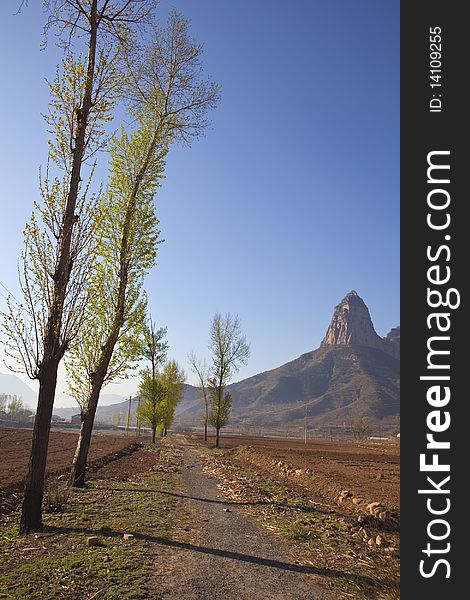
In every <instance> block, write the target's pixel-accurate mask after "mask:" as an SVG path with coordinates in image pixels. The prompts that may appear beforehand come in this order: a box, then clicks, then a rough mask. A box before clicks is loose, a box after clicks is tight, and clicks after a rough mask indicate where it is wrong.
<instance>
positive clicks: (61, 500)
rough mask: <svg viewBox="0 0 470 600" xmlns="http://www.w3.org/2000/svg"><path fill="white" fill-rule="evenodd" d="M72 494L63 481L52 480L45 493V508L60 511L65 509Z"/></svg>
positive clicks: (50, 511)
mask: <svg viewBox="0 0 470 600" xmlns="http://www.w3.org/2000/svg"><path fill="white" fill-rule="evenodd" d="M69 496H70V488H69V486H68V485H67V483H65V482H62V481H50V482H49V483H48V485H47V488H46V491H45V493H44V510H45V511H46V512H48V513H58V512H62V511H63V510H64V507H65V505H66V504H67V502H68V499H69Z"/></svg>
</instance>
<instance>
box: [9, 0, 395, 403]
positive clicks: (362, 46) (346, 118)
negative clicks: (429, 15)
mask: <svg viewBox="0 0 470 600" xmlns="http://www.w3.org/2000/svg"><path fill="white" fill-rule="evenodd" d="M33 4H34V6H33ZM36 4H39V3H36V2H30V5H31V6H30V7H29V8H28V9H27V10H25V11H24V12H23V14H22V15H20V16H12V14H13V12H14V9H15V7H16V2H15V0H8V1H7V2H3V3H2V5H1V7H0V17H1V29H2V32H1V33H2V34H1V36H0V46H1V52H0V56H1V57H2V59H1V60H2V71H3V83H4V85H3V89H4V91H3V93H2V94H1V95H0V108H1V114H2V142H3V143H2V144H1V145H0V172H1V179H0V182H1V183H0V185H1V205H2V225H3V226H2V235H1V236H0V281H1V282H2V283H3V284H4V285H6V286H7V287H8V288H9V289H10V290H11V291H12V292H13V293H15V292H17V289H18V288H17V277H16V260H17V256H18V254H19V252H20V249H21V231H22V228H23V226H24V223H25V222H26V220H27V219H28V217H29V214H30V212H31V208H32V202H33V200H34V199H35V198H36V196H37V192H36V190H37V172H38V167H39V165H40V164H41V163H42V164H44V162H45V159H46V151H47V149H46V144H45V139H46V133H45V125H44V123H43V121H42V119H41V116H40V113H41V112H45V110H46V108H47V101H48V94H47V88H46V85H45V82H44V78H45V77H46V76H48V77H51V75H52V73H53V71H54V68H55V63H56V62H57V60H58V57H59V52H58V50H57V49H55V48H54V46H53V45H52V44H50V45H49V47H48V48H47V49H46V50H44V51H40V50H39V42H40V38H41V26H42V23H43V18H42V16H41V12H40V10H39V8H38V7H37V6H36ZM172 6H175V7H176V8H177V9H178V10H180V11H182V12H183V13H184V14H185V15H186V16H187V17H189V18H190V19H191V32H192V34H193V36H194V37H195V38H196V39H198V40H200V41H202V42H204V44H205V53H204V63H205V66H206V70H207V72H208V73H210V74H211V75H212V76H213V78H214V79H215V80H216V81H218V82H219V83H221V85H222V100H221V103H220V106H219V107H218V109H217V110H216V111H215V112H214V113H213V115H212V121H213V124H212V128H211V130H210V131H208V132H207V135H206V137H205V138H204V139H203V140H199V141H197V142H195V143H194V144H193V146H192V148H189V149H188V148H174V149H173V150H172V152H171V154H170V157H169V159H168V165H167V170H166V178H165V180H164V181H163V185H162V188H161V189H160V190H159V192H158V195H157V198H156V202H157V206H158V214H159V218H160V221H161V223H160V226H161V229H162V237H163V238H164V239H165V243H164V244H162V245H161V246H160V249H159V257H158V264H157V267H156V268H155V269H154V270H153V271H152V272H151V273H150V275H149V277H148V279H147V284H146V288H147V291H148V295H149V301H150V309H151V312H152V315H153V316H154V317H155V318H156V320H157V321H158V322H159V323H160V324H163V325H167V326H168V340H169V343H170V347H171V348H170V355H171V356H172V357H174V358H176V359H177V360H178V361H179V362H180V363H181V364H182V365H183V366H184V367H185V368H187V364H186V355H187V353H188V351H189V350H191V349H192V348H194V349H195V350H196V352H197V353H199V354H201V355H204V354H207V341H208V328H209V322H210V319H211V316H212V315H213V314H214V312H216V311H221V312H232V313H235V314H238V315H239V316H240V318H241V321H242V326H243V330H244V332H245V334H246V336H247V338H248V340H249V341H250V342H251V346H252V353H251V358H250V361H249V363H248V365H247V366H246V367H243V368H242V369H241V370H240V372H239V373H238V374H237V379H241V378H244V377H247V376H250V375H253V374H255V373H257V372H260V371H264V370H268V369H270V368H274V367H276V366H278V365H280V364H283V363H284V362H287V361H288V360H291V359H294V358H296V357H297V356H298V355H300V354H301V353H303V352H307V351H309V350H312V349H314V348H316V347H317V346H318V345H319V343H320V341H321V339H322V337H323V335H324V333H325V331H326V328H327V326H328V324H329V320H330V318H331V312H332V309H333V306H334V305H335V304H336V303H337V302H339V300H341V298H342V297H344V295H345V294H346V293H347V292H349V291H350V290H351V289H356V290H357V291H358V293H359V294H360V295H361V296H362V297H363V298H364V300H365V302H366V304H367V305H368V307H369V310H370V312H371V315H372V319H373V321H374V324H375V327H376V330H377V332H378V333H379V334H380V335H385V334H386V333H387V331H388V330H389V329H390V328H391V327H393V326H395V325H397V324H398V323H399V2H398V0H388V1H387V2H377V1H376V0H356V1H355V2H350V1H349V0H328V1H327V0H322V1H319V0H318V1H317V0H312V1H307V0H303V1H301V0H297V1H293V2H290V3H286V2H280V1H270V2H268V1H267V0H255V1H253V0H251V1H246V0H241V1H238V2H231V1H229V0H198V2H194V1H191V0H181V1H178V0H174V1H173V2H171V3H170V2H166V1H162V2H161V3H160V14H161V16H162V18H164V16H165V15H166V13H167V12H168V10H169V8H170V7H172ZM104 158H105V157H103V159H104ZM104 162H105V161H104ZM0 291H2V292H3V291H4V290H3V289H2V290H0ZM0 302H3V299H2V298H1V296H0ZM0 370H2V371H6V368H5V367H4V366H3V365H1V366H0ZM188 375H189V373H188ZM188 380H189V381H190V382H192V381H193V379H192V376H190V375H189V377H188ZM59 387H60V390H59V391H61V390H62V389H63V388H64V387H65V383H64V381H63V380H61V381H60V384H59ZM136 389H137V380H135V379H133V380H129V381H127V382H124V383H122V384H119V385H113V386H111V387H110V388H109V389H108V390H107V391H109V392H113V393H121V394H122V395H127V394H129V393H132V392H134V391H135V390H136Z"/></svg>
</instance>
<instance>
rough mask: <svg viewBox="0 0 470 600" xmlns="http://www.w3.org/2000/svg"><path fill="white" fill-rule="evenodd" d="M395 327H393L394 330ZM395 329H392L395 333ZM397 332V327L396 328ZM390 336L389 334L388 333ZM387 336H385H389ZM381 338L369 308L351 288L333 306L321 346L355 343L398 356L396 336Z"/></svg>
mask: <svg viewBox="0 0 470 600" xmlns="http://www.w3.org/2000/svg"><path fill="white" fill-rule="evenodd" d="M396 329H397V328H395V330H396ZM395 330H392V331H393V332H394V333H395ZM398 332H399V328H398ZM389 336H390V334H389ZM389 336H387V338H389ZM391 337H392V338H393V339H387V338H386V339H383V338H381V337H380V336H379V335H377V333H376V331H375V329H374V325H373V324H372V319H371V317H370V313H369V309H368V308H367V306H366V304H365V302H364V300H363V299H362V298H361V297H360V296H359V294H358V293H357V292H356V291H355V290H351V291H350V292H349V294H347V295H346V296H345V297H344V298H343V299H342V300H341V302H340V303H339V304H337V305H336V306H335V309H334V311H333V317H332V319H331V323H330V326H329V327H328V329H327V332H326V335H325V337H324V338H323V341H322V346H334V345H355V346H368V347H369V348H377V349H379V350H382V351H384V352H387V353H388V354H391V355H392V356H395V358H398V357H399V334H398V344H397V341H396V336H395V335H392V336H391Z"/></svg>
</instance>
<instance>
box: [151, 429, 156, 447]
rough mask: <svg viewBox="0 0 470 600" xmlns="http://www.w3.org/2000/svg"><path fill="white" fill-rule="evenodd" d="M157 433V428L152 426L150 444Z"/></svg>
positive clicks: (153, 441)
mask: <svg viewBox="0 0 470 600" xmlns="http://www.w3.org/2000/svg"><path fill="white" fill-rule="evenodd" d="M156 435H157V428H156V427H152V444H155V437H156Z"/></svg>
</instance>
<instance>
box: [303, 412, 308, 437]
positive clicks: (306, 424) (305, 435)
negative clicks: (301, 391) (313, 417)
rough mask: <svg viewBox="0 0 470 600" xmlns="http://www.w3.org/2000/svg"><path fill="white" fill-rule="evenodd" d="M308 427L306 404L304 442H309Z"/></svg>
mask: <svg viewBox="0 0 470 600" xmlns="http://www.w3.org/2000/svg"><path fill="white" fill-rule="evenodd" d="M307 428H308V422H307V405H305V415H304V444H306V443H307V433H308V431H307Z"/></svg>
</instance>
